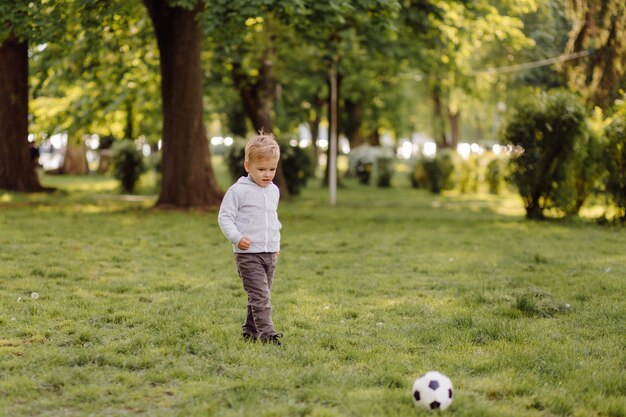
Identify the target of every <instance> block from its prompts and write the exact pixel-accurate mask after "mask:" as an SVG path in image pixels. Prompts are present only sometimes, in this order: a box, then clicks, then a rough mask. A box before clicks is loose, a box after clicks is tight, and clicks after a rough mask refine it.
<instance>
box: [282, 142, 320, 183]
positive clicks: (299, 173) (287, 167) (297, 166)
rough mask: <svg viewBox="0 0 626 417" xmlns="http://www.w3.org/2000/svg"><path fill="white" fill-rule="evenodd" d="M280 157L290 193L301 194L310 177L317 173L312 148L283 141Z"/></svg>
mask: <svg viewBox="0 0 626 417" xmlns="http://www.w3.org/2000/svg"><path fill="white" fill-rule="evenodd" d="M280 159H281V162H282V164H283V172H284V174H285V178H286V179H287V189H288V190H289V193H290V194H291V195H299V194H300V192H301V190H302V188H303V187H305V186H306V183H307V181H308V180H309V178H311V177H312V176H313V174H314V173H315V166H314V164H313V156H312V155H311V148H301V147H299V146H291V145H289V144H286V143H283V144H281V147H280Z"/></svg>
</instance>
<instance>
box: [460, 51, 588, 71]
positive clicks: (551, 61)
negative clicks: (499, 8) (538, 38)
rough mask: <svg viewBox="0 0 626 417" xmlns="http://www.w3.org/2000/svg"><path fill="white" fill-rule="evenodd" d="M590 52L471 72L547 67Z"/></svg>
mask: <svg viewBox="0 0 626 417" xmlns="http://www.w3.org/2000/svg"><path fill="white" fill-rule="evenodd" d="M590 54H591V52H590V51H579V52H573V53H571V54H563V55H559V56H554V57H552V58H545V59H540V60H539V61H534V62H525V63H523V64H516V65H508V66H504V67H495V68H486V69H482V70H475V71H472V72H470V74H484V73H489V74H502V73H508V72H516V71H523V70H527V69H530V68H539V67H545V66H547V65H552V64H555V63H557V62H565V61H571V60H573V59H578V58H582V57H584V56H588V55H590Z"/></svg>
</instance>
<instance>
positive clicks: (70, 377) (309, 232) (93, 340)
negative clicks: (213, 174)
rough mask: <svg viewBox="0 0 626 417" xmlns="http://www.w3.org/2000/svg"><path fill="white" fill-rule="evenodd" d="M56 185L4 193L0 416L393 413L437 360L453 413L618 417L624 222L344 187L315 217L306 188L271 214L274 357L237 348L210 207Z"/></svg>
mask: <svg viewBox="0 0 626 417" xmlns="http://www.w3.org/2000/svg"><path fill="white" fill-rule="evenodd" d="M224 178H226V177H224ZM54 180H55V181H56V184H57V186H58V187H59V190H58V191H57V192H55V193H38V194H32V195H24V194H13V193H6V194H2V199H4V200H2V201H1V202H0V203H1V207H0V231H1V232H0V247H2V251H0V284H1V285H0V312H2V313H0V328H1V329H2V332H3V336H2V337H0V367H2V369H4V370H6V372H5V373H4V374H3V378H2V380H0V409H2V410H4V411H6V410H8V411H7V412H8V413H9V414H10V415H16V416H19V415H23V416H30V415H38V414H41V412H40V410H41V409H42V408H46V409H50V410H64V411H63V412H64V413H65V414H67V415H71V416H78V415H104V414H111V415H117V414H125V413H128V410H132V412H133V413H140V414H146V415H155V416H156V415H169V414H172V413H173V414H180V415H219V416H223V417H226V416H228V417H230V416H232V417H234V416H241V415H244V416H252V415H258V414H259V410H262V412H261V414H262V415H336V416H343V415H359V416H361V415H362V416H372V417H374V416H393V417H395V416H397V417H399V416H407V415H414V414H415V413H416V411H415V409H414V406H413V404H412V400H411V397H410V385H411V384H412V382H413V380H414V378H416V377H417V376H419V375H421V374H423V373H424V371H426V370H431V369H436V370H440V371H442V372H444V373H446V374H447V375H448V376H450V377H451V379H452V382H453V384H454V385H455V387H456V394H457V396H456V398H455V401H454V402H453V404H452V406H451V408H450V409H449V411H447V413H449V414H450V415H463V416H465V417H483V416H496V415H497V416H509V417H510V416H515V417H537V416H543V415H546V416H547V415H576V416H586V415H607V416H608V415H615V416H618V415H624V407H623V405H622V402H620V400H621V397H622V391H623V390H622V388H623V383H622V382H621V381H622V379H623V378H622V376H623V375H622V373H621V372H620V371H619V369H621V368H620V367H621V366H622V363H621V362H622V359H623V355H622V352H621V350H620V346H621V345H620V342H621V341H620V340H619V336H621V333H623V332H621V329H622V327H623V324H622V323H623V318H624V311H625V308H626V306H625V305H624V299H623V296H622V294H623V293H624V285H625V283H624V280H623V279H622V278H623V277H624V276H626V255H625V254H624V252H623V250H622V248H623V247H625V245H626V235H625V234H623V233H621V230H616V229H615V228H605V227H600V226H597V225H596V224H595V223H594V222H590V221H586V220H582V221H577V222H567V221H558V222H555V221H548V222H534V221H533V222H531V221H526V220H525V218H524V212H523V209H522V208H521V205H520V204H519V199H518V198H517V197H516V196H515V195H514V194H504V196H500V197H498V196H492V195H487V194H480V193H477V194H465V195H455V194H451V193H444V194H443V195H440V196H434V195H432V194H430V193H428V192H426V191H424V190H414V189H411V188H409V187H405V188H392V189H379V188H377V187H374V186H370V187H364V186H360V185H358V184H357V183H356V181H353V180H347V181H345V183H344V187H343V188H340V189H339V190H338V205H337V206H336V207H329V206H328V198H327V197H328V195H327V193H328V190H326V189H323V188H321V187H320V186H319V182H318V180H314V181H312V182H311V183H310V184H309V186H308V187H307V188H306V189H304V190H303V194H302V195H301V196H299V197H297V198H294V199H292V200H289V201H283V202H281V204H280V207H279V214H280V218H281V221H282V223H283V226H284V228H283V230H282V251H281V252H282V253H281V256H280V258H279V264H278V269H277V271H276V277H275V280H274V286H273V293H272V304H273V308H274V317H273V318H274V323H275V325H276V328H277V330H278V331H280V332H283V333H284V334H285V337H284V339H283V343H284V346H283V347H282V348H281V349H276V348H273V347H269V346H264V345H261V344H260V343H256V344H247V343H245V342H244V341H242V340H241V337H240V333H241V322H242V320H243V318H244V314H245V303H246V294H245V292H244V291H243V289H242V285H241V281H240V278H239V277H238V274H237V272H236V269H235V263H234V261H233V255H232V247H231V245H230V243H229V242H228V241H227V240H226V239H225V238H224V237H223V235H222V233H221V232H220V230H219V227H218V225H217V222H216V215H217V213H216V211H215V210H213V211H211V212H207V213H197V212H163V211H158V210H151V209H150V207H152V206H153V204H154V201H155V199H156V195H154V194H151V193H150V192H149V188H150V186H151V185H150V184H151V181H152V180H151V179H150V178H147V180H146V182H142V185H141V187H142V189H143V191H141V193H139V194H137V195H132V196H129V195H123V194H120V193H119V191H118V190H117V189H116V188H115V186H114V185H113V186H112V185H111V182H110V179H107V178H97V177H86V178H82V180H83V181H84V182H85V183H91V182H93V183H94V184H95V185H96V186H97V187H96V189H94V190H93V191H92V189H91V188H90V187H88V186H87V185H85V184H83V185H80V184H79V182H80V181H81V179H79V178H69V179H66V180H61V179H58V178H55V179H54ZM63 181H66V183H64V182H63ZM224 181H226V180H224ZM5 196H8V197H5ZM5 200H6V201H5ZM33 292H36V293H37V294H39V297H38V298H33V297H32V296H31V294H32V293H33ZM598 369H602V370H603V371H602V372H598ZM589 375H592V378H593V381H594V384H585V385H581V383H580V381H581V380H582V379H584V377H586V376H589ZM570 398H577V399H579V400H576V401H573V400H569V399H570ZM609 408H610V410H609ZM541 410H547V411H546V412H544V413H543V414H542V411H541ZM609 411H610V412H609ZM263 413H265V414H263ZM418 414H419V415H421V414H420V413H419V412H418ZM424 415H426V414H424Z"/></svg>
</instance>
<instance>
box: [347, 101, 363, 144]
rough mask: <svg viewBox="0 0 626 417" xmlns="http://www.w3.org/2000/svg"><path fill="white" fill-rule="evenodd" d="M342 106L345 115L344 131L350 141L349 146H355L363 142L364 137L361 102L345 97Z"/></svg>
mask: <svg viewBox="0 0 626 417" xmlns="http://www.w3.org/2000/svg"><path fill="white" fill-rule="evenodd" d="M344 108H345V112H346V115H347V120H346V122H345V123H344V131H345V133H346V136H347V137H348V140H349V141H350V147H351V148H356V147H357V146H359V145H363V144H364V143H365V137H364V136H363V112H364V108H363V103H362V102H360V101H359V102H356V101H353V100H350V99H345V100H344Z"/></svg>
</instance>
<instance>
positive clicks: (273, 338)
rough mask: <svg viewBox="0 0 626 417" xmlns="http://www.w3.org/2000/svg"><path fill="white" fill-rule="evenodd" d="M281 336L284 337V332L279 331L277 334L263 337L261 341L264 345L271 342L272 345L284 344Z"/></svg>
mask: <svg viewBox="0 0 626 417" xmlns="http://www.w3.org/2000/svg"><path fill="white" fill-rule="evenodd" d="M281 337H283V334H282V333H277V334H272V335H269V336H267V337H265V338H263V337H262V338H261V343H263V344H264V345H265V344H267V343H269V344H270V345H275V346H282V345H283V344H282V343H281V342H280V340H278V339H280V338H281Z"/></svg>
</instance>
